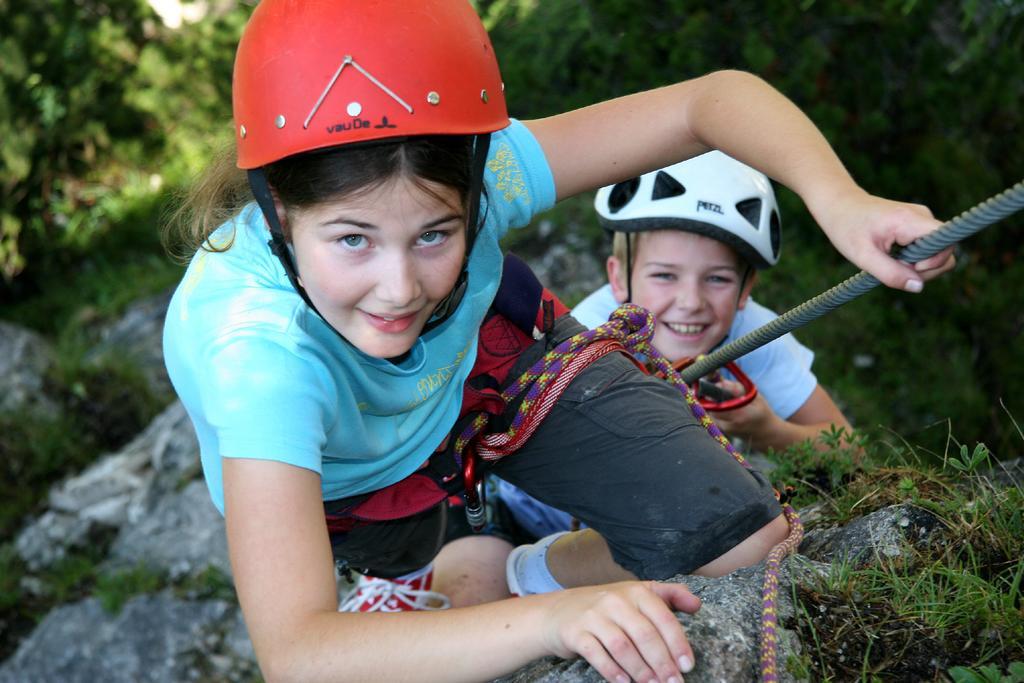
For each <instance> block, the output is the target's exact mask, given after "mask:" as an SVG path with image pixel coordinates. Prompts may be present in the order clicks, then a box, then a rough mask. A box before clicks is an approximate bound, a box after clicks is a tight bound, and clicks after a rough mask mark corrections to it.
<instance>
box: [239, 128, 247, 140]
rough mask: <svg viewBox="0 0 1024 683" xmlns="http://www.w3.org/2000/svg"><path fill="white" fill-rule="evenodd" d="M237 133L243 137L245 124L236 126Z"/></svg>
mask: <svg viewBox="0 0 1024 683" xmlns="http://www.w3.org/2000/svg"><path fill="white" fill-rule="evenodd" d="M238 135H239V136H240V137H243V138H244V137H245V135H246V130H245V126H239V127H238Z"/></svg>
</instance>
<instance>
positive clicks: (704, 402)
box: [658, 358, 757, 412]
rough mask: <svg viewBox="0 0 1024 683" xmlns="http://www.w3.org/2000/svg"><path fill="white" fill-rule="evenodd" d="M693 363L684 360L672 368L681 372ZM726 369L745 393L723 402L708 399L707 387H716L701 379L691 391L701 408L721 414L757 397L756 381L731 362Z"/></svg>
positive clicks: (691, 386) (740, 406)
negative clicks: (702, 384)
mask: <svg viewBox="0 0 1024 683" xmlns="http://www.w3.org/2000/svg"><path fill="white" fill-rule="evenodd" d="M693 361H694V359H693V358H683V359H681V360H678V361H676V362H675V363H673V364H672V367H673V368H675V370H676V371H681V370H682V369H683V368H686V367H689V366H690V365H692V364H693ZM725 369H726V370H728V371H729V372H730V373H731V374H732V376H733V377H735V378H736V381H737V382H739V383H740V384H741V385H743V393H742V394H740V395H739V396H734V397H731V398H726V399H723V400H714V399H712V398H708V397H707V396H706V395H705V389H706V387H707V386H708V385H710V386H711V387H714V386H715V385H714V384H713V383H711V382H709V381H708V380H706V379H704V378H703V377H701V378H700V379H699V380H697V381H696V382H694V383H693V384H691V385H690V389H692V390H693V393H694V394H695V395H696V396H697V401H698V402H699V403H700V405H701V407H702V408H704V410H715V411H719V412H724V411H726V410H736V409H737V408H742V407H743V406H745V405H747V404H748V403H750V402H751V401H753V400H754V399H755V398H756V397H757V385H755V384H754V381H753V380H752V379H750V378H749V377H747V374H746V373H745V372H743V371H742V370H740V366H738V365H736V363H734V362H732V361H730V362H728V363H726V364H725ZM658 376H659V377H660V376H661V373H658ZM701 383H705V384H704V387H702V386H701ZM720 391H721V390H720ZM722 393H724V392H722Z"/></svg>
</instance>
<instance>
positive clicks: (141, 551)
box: [108, 480, 231, 579]
mask: <svg viewBox="0 0 1024 683" xmlns="http://www.w3.org/2000/svg"><path fill="white" fill-rule="evenodd" d="M108 563H109V565H108V566H109V567H110V568H111V569H115V568H123V567H130V566H135V565H139V564H142V565H145V566H147V567H149V568H151V569H156V570H160V571H162V572H166V573H167V574H168V575H169V576H170V577H171V578H172V579H176V578H179V577H183V576H190V575H195V574H198V573H200V572H202V571H203V570H204V569H206V568H207V567H211V566H212V567H215V568H217V569H219V570H220V571H222V572H224V573H225V574H228V575H230V573H231V565H230V563H229V562H228V550H227V539H226V535H225V529H224V518H223V517H222V516H221V514H220V512H218V511H217V509H216V508H215V507H214V506H213V503H212V502H211V501H210V494H209V492H208V491H207V489H206V484H205V483H203V482H202V481H198V480H197V481H193V482H191V483H190V484H189V485H188V486H187V487H185V489H184V490H183V491H181V492H179V493H176V494H172V495H168V496H165V497H164V498H163V499H162V500H161V501H160V505H158V506H156V507H155V508H154V509H153V510H152V511H151V512H150V514H148V515H146V516H144V517H142V518H141V519H139V520H138V521H137V522H136V523H134V524H131V525H126V526H125V527H124V528H122V530H121V533H120V534H119V535H118V537H117V539H116V540H115V541H114V544H113V546H112V547H111V549H110V556H109V558H108Z"/></svg>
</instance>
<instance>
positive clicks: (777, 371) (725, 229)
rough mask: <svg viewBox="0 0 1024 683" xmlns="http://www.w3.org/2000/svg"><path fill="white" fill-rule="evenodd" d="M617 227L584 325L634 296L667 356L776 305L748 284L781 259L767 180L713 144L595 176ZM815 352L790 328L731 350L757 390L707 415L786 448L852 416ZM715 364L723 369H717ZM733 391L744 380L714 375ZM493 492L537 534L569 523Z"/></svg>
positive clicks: (757, 445) (601, 202)
mask: <svg viewBox="0 0 1024 683" xmlns="http://www.w3.org/2000/svg"><path fill="white" fill-rule="evenodd" d="M594 206H595V209H596V210H597V213H598V218H599V220H600V222H601V225H602V226H603V227H604V228H605V229H606V230H609V231H610V232H612V233H614V238H613V240H614V241H613V251H612V255H611V256H609V257H608V260H607V263H606V266H607V271H608V284H607V285H605V286H603V287H601V288H600V289H598V290H596V291H594V292H593V293H591V294H590V295H589V296H587V297H586V298H585V299H584V300H583V301H582V302H580V304H579V305H578V306H576V308H574V309H573V311H572V314H573V316H574V317H575V318H576V319H577V320H579V321H580V322H581V323H582V324H584V325H586V326H587V327H590V328H594V327H597V326H598V325H600V324H602V323H604V322H606V321H607V320H608V316H609V315H610V314H611V313H612V311H614V310H615V309H616V308H617V307H618V306H619V305H620V304H622V303H625V302H632V303H635V304H638V305H640V306H643V307H644V308H646V309H648V310H649V311H650V312H651V313H652V314H653V315H654V318H655V333H654V339H653V343H654V347H655V348H657V349H658V350H659V351H660V352H661V353H662V354H664V355H665V356H666V358H668V360H669V361H671V362H673V363H675V362H677V361H679V360H682V359H684V358H696V357H697V356H699V355H701V354H707V353H709V352H711V351H712V350H713V349H715V348H716V347H718V346H721V345H723V344H726V343H728V342H731V341H733V340H734V339H738V338H739V337H741V336H743V335H745V334H747V333H748V332H751V331H753V330H754V329H756V328H758V327H761V326H762V325H764V324H765V323H767V322H769V321H771V320H772V319H774V318H775V317H776V314H775V313H774V312H773V311H771V310H769V309H767V308H765V307H764V306H762V305H760V304H758V303H757V302H756V301H754V300H753V299H752V298H751V296H750V293H751V290H752V289H753V286H754V283H755V282H756V281H757V270H758V269H764V268H770V267H771V266H773V265H775V264H776V263H777V262H778V259H779V248H780V238H781V226H780V221H779V212H778V206H777V203H776V200H775V194H774V192H773V191H772V186H771V182H770V181H769V180H768V178H767V177H766V176H765V175H764V174H763V173H760V172H759V171H756V170H754V169H753V168H751V167H749V166H747V165H745V164H742V163H740V162H739V161H736V160H735V159H733V158H731V157H729V156H727V155H725V154H723V153H722V152H719V151H712V152H707V153H706V154H702V155H700V156H698V157H695V158H693V159H689V160H687V161H684V162H682V163H678V164H675V165H673V166H669V167H667V168H664V169H661V170H658V171H654V172H652V173H648V174H646V175H643V176H641V177H639V178H633V179H631V180H628V181H625V182H622V183H618V184H616V185H612V186H609V187H604V188H602V189H601V190H599V191H598V193H597V197H596V199H595V202H594ZM813 359H814V354H813V352H811V351H810V350H809V349H808V348H806V347H805V346H803V345H802V344H800V342H798V341H797V340H796V339H795V338H794V337H793V335H791V334H787V335H785V336H783V337H781V338H779V339H776V340H775V341H773V342H771V343H769V344H767V345H765V346H762V347H760V348H758V349H756V350H754V351H752V352H750V353H748V354H746V355H745V356H743V357H741V358H740V359H739V360H738V361H737V365H738V366H739V368H740V370H742V371H743V372H744V373H745V374H746V375H747V376H748V377H750V379H751V380H752V381H753V382H754V384H755V385H756V386H757V389H758V393H757V396H756V397H755V398H754V399H753V400H752V401H751V402H750V403H748V404H747V405H745V406H742V407H740V408H736V409H734V410H726V411H713V412H712V413H711V415H712V418H713V419H714V421H715V423H716V424H717V425H718V426H719V427H720V428H721V429H722V431H724V432H725V433H726V434H727V435H728V436H730V437H739V438H741V439H743V440H744V442H745V444H746V447H747V449H749V450H759V451H764V450H767V449H768V448H774V449H783V448H786V447H787V446H789V445H792V444H794V443H798V442H800V441H804V440H807V439H812V440H813V439H816V438H817V437H818V436H819V435H820V434H821V432H822V431H823V430H828V429H829V428H830V427H831V426H835V427H844V428H846V429H850V423H849V422H848V421H847V420H846V418H845V417H844V416H843V414H842V412H841V411H840V410H839V408H838V407H837V406H836V404H835V403H834V402H833V401H832V399H831V398H830V397H829V395H828V393H826V391H825V390H824V389H823V388H822V387H821V386H820V385H819V384H818V381H817V379H816V378H815V376H814V374H813V372H811V362H812V361H813ZM722 374H723V375H725V376H728V373H727V372H726V371H723V372H722ZM719 386H720V387H721V388H724V389H726V390H727V391H728V392H729V393H731V394H733V395H738V394H740V393H742V386H741V385H740V384H739V383H738V382H736V381H733V380H732V379H722V380H721V381H720V382H719ZM498 491H499V496H500V498H501V500H502V502H503V503H505V504H507V505H508V506H509V509H510V512H511V513H512V516H513V518H514V519H515V520H516V522H517V523H519V524H520V525H521V526H522V527H523V528H524V530H525V531H527V532H529V533H531V534H534V535H536V536H538V537H541V536H546V535H548V534H551V533H553V532H554V531H559V530H564V529H567V528H569V527H568V525H569V524H570V517H569V516H568V515H566V514H564V513H562V512H561V511H559V510H555V509H554V508H551V507H549V506H546V505H544V504H542V503H540V502H539V501H537V500H536V499H534V498H531V497H528V496H526V494H524V493H523V492H522V491H520V490H519V489H517V488H515V487H513V486H512V485H510V484H508V483H507V482H504V481H500V482H499V485H498Z"/></svg>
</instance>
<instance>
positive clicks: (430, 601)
mask: <svg viewBox="0 0 1024 683" xmlns="http://www.w3.org/2000/svg"><path fill="white" fill-rule="evenodd" d="M392 598H397V599H398V600H399V601H401V602H403V603H405V604H407V605H409V607H408V608H406V609H409V610H426V611H434V610H442V609H448V608H449V607H451V601H450V600H449V599H448V596H446V595H443V594H441V593H438V592H436V591H431V590H423V589H421V588H413V587H412V586H410V585H409V584H406V583H398V582H396V581H391V580H389V579H382V578H378V577H376V576H363V577H362V578H360V580H359V584H358V585H357V586H356V588H355V590H353V591H352V593H351V595H349V596H348V597H347V598H346V599H345V600H344V601H343V602H342V603H341V606H340V607H339V608H338V611H339V612H360V611H363V610H362V609H361V608H362V606H363V605H365V604H369V608H367V609H366V610H365V611H367V612H401V611H405V610H403V609H402V608H401V607H398V608H395V607H393V606H391V605H389V604H388V603H389V602H390V601H391V599H392Z"/></svg>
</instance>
